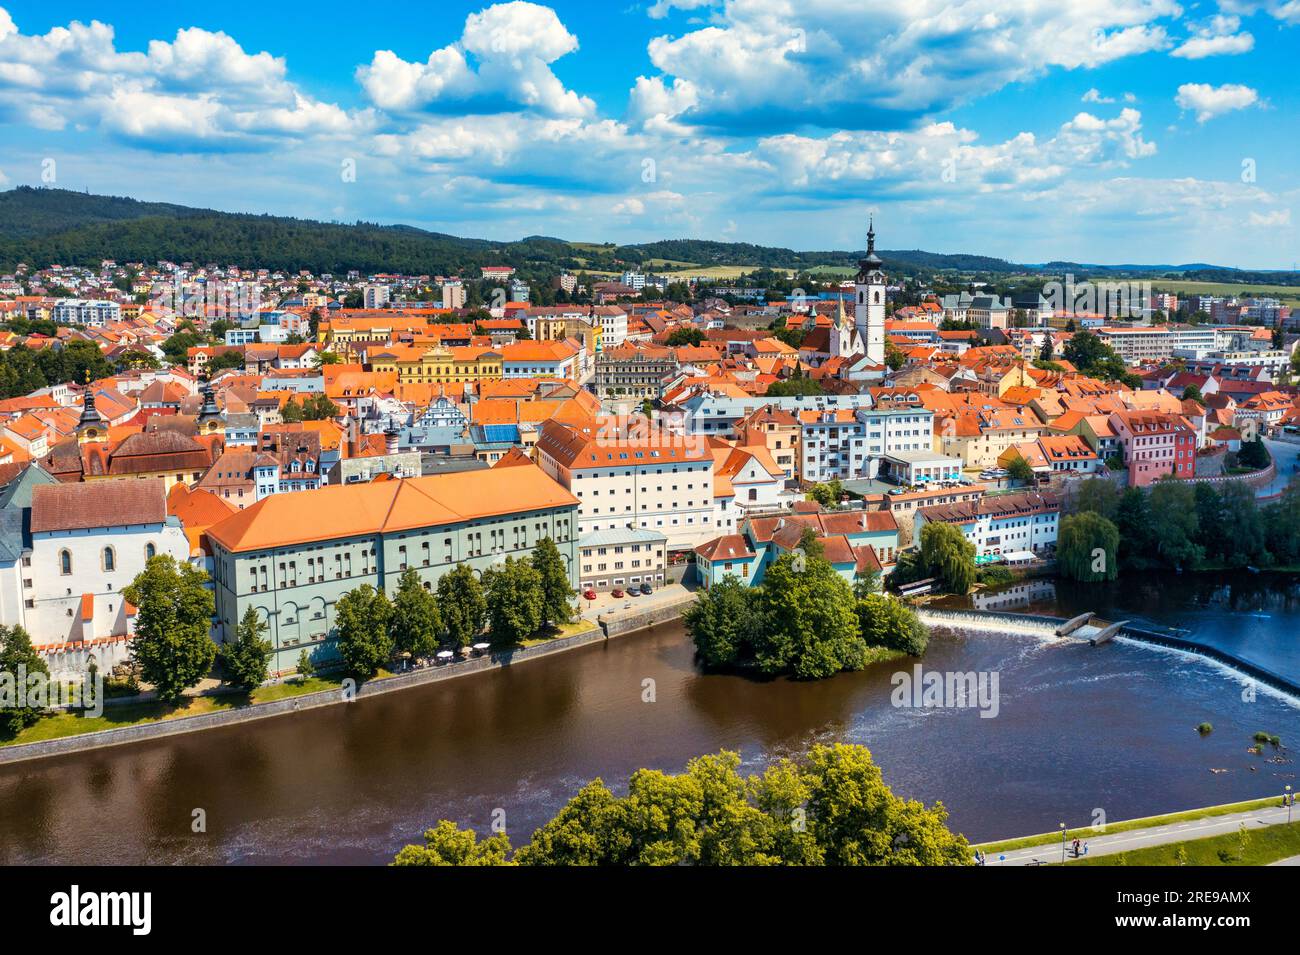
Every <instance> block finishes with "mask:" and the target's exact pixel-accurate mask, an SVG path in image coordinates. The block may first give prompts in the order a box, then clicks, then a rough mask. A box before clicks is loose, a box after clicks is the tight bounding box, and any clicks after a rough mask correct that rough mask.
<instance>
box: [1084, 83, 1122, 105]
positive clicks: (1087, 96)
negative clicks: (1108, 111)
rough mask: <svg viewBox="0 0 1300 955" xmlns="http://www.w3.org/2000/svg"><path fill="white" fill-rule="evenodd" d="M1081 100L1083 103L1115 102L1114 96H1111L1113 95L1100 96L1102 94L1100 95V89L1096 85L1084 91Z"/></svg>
mask: <svg viewBox="0 0 1300 955" xmlns="http://www.w3.org/2000/svg"><path fill="white" fill-rule="evenodd" d="M1083 102H1085V103H1113V102H1115V97H1113V96H1102V95H1101V90H1099V89H1097V87H1095V86H1094V87H1093V88H1092V89H1090V90H1088V92H1086V93H1084V94H1083Z"/></svg>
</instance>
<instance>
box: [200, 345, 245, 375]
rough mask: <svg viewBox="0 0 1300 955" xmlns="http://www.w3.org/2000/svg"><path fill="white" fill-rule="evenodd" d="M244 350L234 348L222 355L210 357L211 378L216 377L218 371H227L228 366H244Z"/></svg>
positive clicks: (209, 372) (209, 373) (209, 370)
mask: <svg viewBox="0 0 1300 955" xmlns="http://www.w3.org/2000/svg"><path fill="white" fill-rule="evenodd" d="M243 367H244V352H243V350H242V349H238V348H237V349H233V350H231V351H223V352H222V353H221V354H220V355H213V356H212V357H211V358H209V359H208V364H207V372H208V377H209V378H215V377H216V376H217V373H218V372H221V371H225V370H226V369H227V368H243Z"/></svg>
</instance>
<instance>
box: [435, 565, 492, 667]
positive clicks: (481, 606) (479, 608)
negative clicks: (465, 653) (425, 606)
mask: <svg viewBox="0 0 1300 955" xmlns="http://www.w3.org/2000/svg"><path fill="white" fill-rule="evenodd" d="M438 609H439V610H441V611H442V623H443V626H444V627H446V628H447V640H448V641H449V642H450V643H451V645H452V646H454V647H464V646H468V645H469V644H471V643H473V642H474V641H475V640H477V639H478V638H479V636H480V635H481V634H482V633H483V626H484V623H485V622H486V620H487V597H486V596H485V595H484V593H483V584H482V583H481V582H480V581H479V578H478V575H477V574H475V573H474V569H473V568H472V567H470V566H469V565H468V564H457V565H456V566H455V567H454V568H452V569H451V570H450V571H449V572H448V573H446V574H443V575H442V577H441V578H439V580H438Z"/></svg>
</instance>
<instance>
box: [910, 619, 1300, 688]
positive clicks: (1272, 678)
mask: <svg viewBox="0 0 1300 955" xmlns="http://www.w3.org/2000/svg"><path fill="white" fill-rule="evenodd" d="M916 615H917V617H918V618H920V620H921V622H922V623H924V624H925V625H926V626H929V627H949V628H952V629H958V630H973V631H977V632H978V631H982V632H985V633H1023V634H1029V635H1031V636H1035V637H1039V638H1040V639H1043V640H1076V641H1082V640H1086V641H1087V642H1088V643H1090V644H1092V645H1093V646H1098V645H1101V644H1104V643H1108V642H1109V641H1110V640H1112V639H1113V638H1115V637H1123V638H1125V639H1128V640H1132V641H1134V642H1135V643H1144V644H1147V645H1149V646H1155V647H1163V648H1165V649H1170V650H1179V651H1182V652H1184V653H1190V654H1194V655H1195V656H1199V657H1203V658H1205V659H1207V660H1213V661H1214V662H1216V663H1219V664H1222V665H1224V666H1226V667H1228V668H1229V669H1231V670H1233V671H1235V672H1236V673H1237V674H1238V675H1240V676H1243V677H1246V678H1248V679H1252V680H1258V681H1259V682H1260V683H1262V684H1264V685H1265V686H1268V687H1271V688H1272V689H1274V690H1278V691H1280V692H1282V693H1285V694H1287V695H1289V696H1291V697H1294V698H1297V699H1300V683H1297V682H1296V681H1294V680H1291V679H1289V678H1287V677H1284V676H1282V675H1281V674H1279V673H1274V672H1272V671H1270V670H1266V669H1264V668H1263V667H1261V666H1257V665H1256V664H1254V663H1251V662H1249V661H1248V660H1243V659H1242V658H1241V657H1238V656H1236V655H1235V654H1232V653H1228V652H1227V651H1226V650H1221V649H1220V648H1218V647H1213V646H1209V645H1208V644H1204V643H1200V642H1198V641H1196V640H1192V639H1190V638H1188V637H1183V636H1179V635H1178V634H1176V633H1173V632H1172V631H1161V630H1155V629H1150V628H1147V627H1140V626H1134V625H1133V624H1132V623H1131V622H1130V621H1127V620H1123V621H1120V622H1118V623H1108V622H1106V621H1100V620H1096V619H1095V618H1092V614H1086V615H1084V616H1087V617H1088V618H1090V620H1091V622H1089V623H1087V624H1084V625H1082V626H1077V627H1075V628H1074V629H1071V626H1072V625H1075V624H1077V621H1078V620H1079V619H1080V618H1079V617H1075V618H1073V619H1071V620H1067V619H1066V618H1064V617H1052V616H1048V615H1046V614H1029V613H1025V614H1021V613H999V612H997V611H989V610H938V609H934V608H930V607H919V608H917V611H916Z"/></svg>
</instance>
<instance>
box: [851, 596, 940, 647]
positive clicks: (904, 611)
mask: <svg viewBox="0 0 1300 955" xmlns="http://www.w3.org/2000/svg"><path fill="white" fill-rule="evenodd" d="M857 613H858V629H859V630H860V631H861V632H862V639H863V640H865V641H866V642H867V645H868V646H872V647H887V648H889V649H890V650H900V651H902V652H903V653H906V654H907V655H908V656H913V657H919V656H921V655H923V654H924V653H925V648H926V647H927V646H928V645H929V643H930V631H929V629H928V628H927V627H926V626H925V624H923V623H921V620H920V618H919V617H917V615H916V613H915V611H913V610H912V608H910V607H908V606H906V605H905V604H904V603H903V602H902V601H901V600H899V599H898V598H897V597H891V596H889V595H887V594H877V593H867V594H863V595H861V596H859V597H858V605H857Z"/></svg>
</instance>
